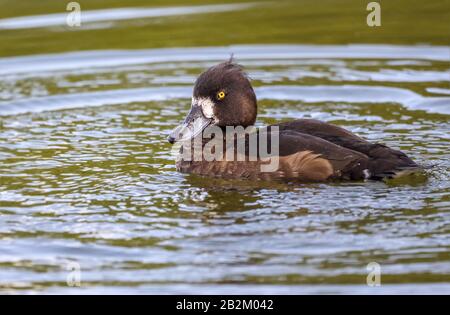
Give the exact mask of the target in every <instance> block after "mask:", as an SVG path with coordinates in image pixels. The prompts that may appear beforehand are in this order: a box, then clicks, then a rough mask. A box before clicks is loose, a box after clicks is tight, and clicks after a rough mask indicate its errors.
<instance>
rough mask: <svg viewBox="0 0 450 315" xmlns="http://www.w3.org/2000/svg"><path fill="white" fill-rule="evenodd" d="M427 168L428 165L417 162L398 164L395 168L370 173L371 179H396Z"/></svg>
mask: <svg viewBox="0 0 450 315" xmlns="http://www.w3.org/2000/svg"><path fill="white" fill-rule="evenodd" d="M426 168H427V167H424V166H421V165H417V164H416V165H407V166H397V167H395V168H390V169H384V170H378V171H376V170H373V173H371V174H370V179H374V180H386V179H396V178H400V177H405V176H410V175H415V174H419V173H422V172H423V171H424V170H425V169H426Z"/></svg>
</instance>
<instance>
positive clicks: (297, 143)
mask: <svg viewBox="0 0 450 315" xmlns="http://www.w3.org/2000/svg"><path fill="white" fill-rule="evenodd" d="M241 69H242V68H241V67H240V66H237V65H235V64H234V63H232V62H231V61H229V62H225V63H222V64H219V65H217V66H214V67H212V68H210V69H208V70H207V71H205V72H204V73H202V75H201V76H200V77H199V79H198V80H197V82H196V85H195V88H194V99H196V98H199V99H203V100H204V99H208V100H210V101H211V102H212V103H213V105H214V106H213V107H214V109H213V118H214V124H215V125H217V126H220V127H222V128H224V127H225V126H228V125H231V126H244V127H246V126H248V125H249V124H252V123H253V122H254V121H255V119H256V108H257V106H256V97H255V95H254V92H253V88H252V87H251V84H250V81H249V80H248V78H247V76H246V75H245V74H244V73H243V72H242V70H241ZM217 91H226V93H227V96H226V98H225V99H224V100H223V101H222V100H221V101H217V100H215V99H214V97H215V95H216V93H217ZM193 111H194V101H193V109H192V110H191V113H192V112H193ZM190 115H191V114H190ZM190 115H188V118H187V119H186V121H185V123H189V121H188V120H189V117H190ZM240 117H242V118H240ZM213 118H212V119H213ZM272 127H277V128H278V130H275V129H274V128H272ZM267 130H269V131H270V132H277V133H278V136H279V166H278V169H277V170H276V171H274V172H270V173H264V172H261V167H260V166H261V164H264V162H262V161H261V160H260V159H259V157H258V159H257V161H250V160H249V159H248V154H249V150H248V147H247V149H246V153H245V154H246V155H247V160H246V161H210V162H208V161H204V160H202V161H184V160H180V161H178V162H177V169H178V170H179V171H181V172H187V173H196V174H201V175H208V176H219V177H225V178H263V179H273V178H287V179H296V180H301V181H326V180H330V179H346V180H359V179H367V178H370V179H382V178H385V177H391V176H393V175H395V174H397V173H399V172H402V171H404V170H407V169H416V168H418V165H417V164H416V163H415V162H414V161H412V160H411V159H410V158H409V157H407V156H406V154H404V153H403V152H401V151H398V150H395V149H392V148H389V147H387V146H385V145H382V144H378V143H371V142H368V141H366V140H365V139H363V138H361V137H359V136H357V135H355V134H353V133H352V132H350V131H348V130H345V129H343V128H341V127H338V126H335V125H332V124H329V123H325V122H322V121H318V120H314V119H297V120H293V121H288V122H283V123H279V124H275V125H272V126H269V127H268V129H267ZM272 130H275V131H272ZM257 132H258V131H257ZM258 135H259V133H258ZM269 138H270V137H269ZM174 140H176V139H175V138H173V137H172V139H171V142H173V141H174ZM269 140H270V139H269ZM246 144H248V143H246ZM269 147H270V145H269ZM225 151H226V150H225ZM224 155H225V152H224Z"/></svg>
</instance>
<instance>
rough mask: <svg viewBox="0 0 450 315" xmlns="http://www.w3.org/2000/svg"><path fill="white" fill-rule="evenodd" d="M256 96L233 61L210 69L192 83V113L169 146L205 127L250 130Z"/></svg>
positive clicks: (171, 136)
mask: <svg viewBox="0 0 450 315" xmlns="http://www.w3.org/2000/svg"><path fill="white" fill-rule="evenodd" d="M256 110H257V105H256V96H255V92H254V91H253V88H252V85H251V83H250V80H249V79H248V77H247V75H246V74H245V73H244V72H243V70H242V67H241V66H239V65H237V64H235V63H233V61H232V60H230V61H227V62H224V63H221V64H218V65H216V66H213V67H211V68H209V69H208V70H206V71H205V72H203V73H202V74H201V75H200V76H199V77H198V79H197V81H196V82H195V86H194V93H193V96H192V105H191V109H190V111H189V113H188V115H187V117H186V119H185V120H184V122H183V124H181V125H180V126H178V127H177V128H175V129H174V130H173V131H172V133H171V134H170V135H169V137H168V139H167V140H168V141H169V142H170V143H174V142H176V141H181V140H183V141H184V140H189V139H192V138H194V137H196V136H197V135H199V134H200V133H201V132H202V131H203V130H204V129H205V128H206V127H208V126H210V125H215V126H219V127H226V126H243V127H247V126H251V125H253V124H254V123H255V120H256Z"/></svg>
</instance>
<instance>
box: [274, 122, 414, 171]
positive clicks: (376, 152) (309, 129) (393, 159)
mask: <svg viewBox="0 0 450 315" xmlns="http://www.w3.org/2000/svg"><path fill="white" fill-rule="evenodd" d="M275 126H278V127H279V129H280V133H283V132H284V133H286V132H298V133H302V134H305V135H309V136H312V137H315V138H320V139H322V140H325V141H327V142H329V143H332V144H334V145H336V146H338V147H340V148H343V149H344V148H345V149H348V150H350V151H353V152H354V153H355V152H357V153H360V154H362V155H363V156H365V157H366V158H368V164H367V165H366V166H367V169H368V170H369V171H368V172H369V173H370V178H373V179H381V178H384V177H393V176H395V175H396V174H399V173H400V172H403V171H405V170H408V171H409V170H410V169H417V168H418V167H419V166H418V165H417V164H416V163H415V162H414V161H412V160H411V159H410V158H409V157H408V156H407V155H406V154H405V153H403V152H401V151H399V150H395V149H392V148H389V147H387V146H385V145H383V144H379V143H371V142H369V141H367V140H365V139H363V138H361V137H359V136H357V135H355V134H354V133H352V132H350V131H348V130H345V129H344V128H341V127H339V126H335V125H332V124H328V123H326V122H322V121H319V120H315V119H298V120H294V121H289V122H284V123H280V124H277V125H275ZM354 153H353V154H354ZM358 172H359V171H358ZM358 172H357V173H358ZM364 173H365V174H367V171H364ZM363 175H364V174H363ZM353 176H354V175H353Z"/></svg>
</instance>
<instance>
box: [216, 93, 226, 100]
mask: <svg viewBox="0 0 450 315" xmlns="http://www.w3.org/2000/svg"><path fill="white" fill-rule="evenodd" d="M216 97H217V99H218V100H219V101H221V100H223V99H224V98H225V92H224V91H220V92H218V93H217V96H216Z"/></svg>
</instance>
